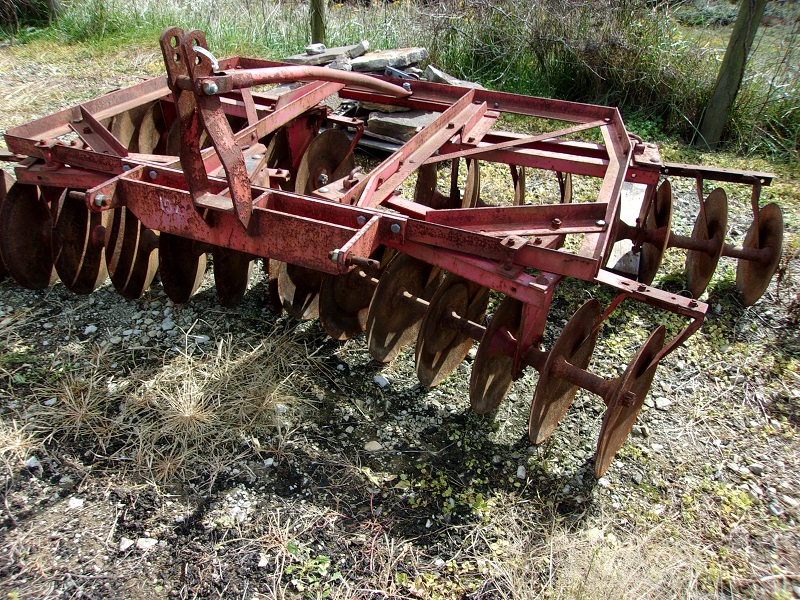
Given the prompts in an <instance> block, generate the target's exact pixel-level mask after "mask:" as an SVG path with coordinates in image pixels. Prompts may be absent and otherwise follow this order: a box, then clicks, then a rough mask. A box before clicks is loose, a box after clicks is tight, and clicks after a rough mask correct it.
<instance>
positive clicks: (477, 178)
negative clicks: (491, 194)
mask: <svg viewBox="0 0 800 600" xmlns="http://www.w3.org/2000/svg"><path fill="white" fill-rule="evenodd" d="M480 195H481V166H480V163H479V162H478V160H477V159H475V158H468V159H467V182H466V184H465V185H464V197H463V198H461V208H475V207H476V206H477V205H478V198H480Z"/></svg>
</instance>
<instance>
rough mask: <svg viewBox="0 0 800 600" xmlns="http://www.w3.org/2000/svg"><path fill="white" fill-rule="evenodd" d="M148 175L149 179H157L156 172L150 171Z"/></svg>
mask: <svg viewBox="0 0 800 600" xmlns="http://www.w3.org/2000/svg"><path fill="white" fill-rule="evenodd" d="M148 175H149V176H150V179H155V178H156V177H158V171H150V172H149V173H148Z"/></svg>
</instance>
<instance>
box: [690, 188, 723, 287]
mask: <svg viewBox="0 0 800 600" xmlns="http://www.w3.org/2000/svg"><path fill="white" fill-rule="evenodd" d="M727 230H728V197H727V196H726V195H725V190H723V189H722V188H717V189H715V190H714V191H713V192H711V193H710V194H709V195H708V198H706V201H705V219H704V218H703V211H701V212H700V214H698V215H697V220H696V221H695V223H694V229H692V237H693V238H695V239H701V240H708V239H712V240H714V241H715V243H716V245H717V249H716V251H715V252H714V253H713V254H706V253H705V252H699V251H697V250H689V251H688V252H687V253H686V287H687V289H688V290H689V292H690V293H691V294H692V297H694V298H699V297H700V294H702V293H703V292H704V291H705V289H706V287H708V282H709V281H711V278H712V277H713V276H714V271H715V270H716V268H717V263H718V262H719V257H720V256H722V248H723V246H724V245H725V232H726V231H727Z"/></svg>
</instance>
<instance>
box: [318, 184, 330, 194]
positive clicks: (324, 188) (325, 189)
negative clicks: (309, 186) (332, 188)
mask: <svg viewBox="0 0 800 600" xmlns="http://www.w3.org/2000/svg"><path fill="white" fill-rule="evenodd" d="M317 191H318V192H319V193H320V194H327V193H328V188H326V187H325V186H324V185H323V186H322V187H321V188H318V189H317Z"/></svg>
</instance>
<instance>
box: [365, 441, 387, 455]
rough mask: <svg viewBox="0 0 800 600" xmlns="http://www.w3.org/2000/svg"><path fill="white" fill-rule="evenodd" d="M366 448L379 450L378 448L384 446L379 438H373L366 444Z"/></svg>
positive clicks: (374, 450) (380, 448) (371, 450)
mask: <svg viewBox="0 0 800 600" xmlns="http://www.w3.org/2000/svg"><path fill="white" fill-rule="evenodd" d="M364 450H366V451H367V452H377V451H378V450H383V446H382V445H381V443H380V442H379V441H377V440H372V441H369V442H367V443H366V444H364Z"/></svg>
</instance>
